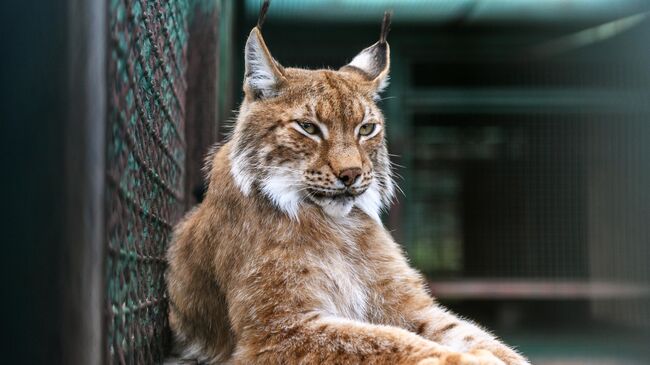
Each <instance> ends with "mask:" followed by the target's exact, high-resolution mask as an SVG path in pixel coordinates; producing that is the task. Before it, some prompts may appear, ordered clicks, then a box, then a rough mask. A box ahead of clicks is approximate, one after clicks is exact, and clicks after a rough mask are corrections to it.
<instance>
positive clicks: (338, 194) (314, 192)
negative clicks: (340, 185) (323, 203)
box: [308, 188, 366, 201]
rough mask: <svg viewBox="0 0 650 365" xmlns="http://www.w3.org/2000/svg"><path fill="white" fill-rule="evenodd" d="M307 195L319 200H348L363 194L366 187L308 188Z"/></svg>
mask: <svg viewBox="0 0 650 365" xmlns="http://www.w3.org/2000/svg"><path fill="white" fill-rule="evenodd" d="M308 191H309V196H310V197H312V198H316V199H319V200H332V201H348V200H354V198H356V197H358V196H359V195H361V194H363V193H364V192H365V191H366V189H350V188H347V189H338V190H332V189H327V190H324V189H309V190H308Z"/></svg>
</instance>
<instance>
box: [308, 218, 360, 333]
mask: <svg viewBox="0 0 650 365" xmlns="http://www.w3.org/2000/svg"><path fill="white" fill-rule="evenodd" d="M339 229H340V227H339ZM342 233H343V232H342ZM344 236H345V234H344ZM349 241H350V242H351V240H349ZM313 260H314V263H315V264H316V265H318V266H320V267H321V268H322V271H323V273H326V274H327V276H328V279H329V281H330V283H331V285H328V286H327V289H328V290H326V291H324V292H321V293H320V294H321V295H320V296H319V300H320V301H321V302H322V304H323V309H324V310H325V312H327V313H328V314H330V315H333V316H340V317H343V318H348V319H354V320H365V319H366V315H367V303H368V294H367V293H366V289H365V286H364V285H363V284H362V283H361V280H360V278H359V273H358V272H357V270H358V269H359V268H358V267H356V266H355V265H354V264H353V263H352V262H350V260H349V259H348V258H347V257H345V256H344V255H343V254H342V253H341V252H339V251H330V252H326V253H322V255H319V256H318V257H313Z"/></svg>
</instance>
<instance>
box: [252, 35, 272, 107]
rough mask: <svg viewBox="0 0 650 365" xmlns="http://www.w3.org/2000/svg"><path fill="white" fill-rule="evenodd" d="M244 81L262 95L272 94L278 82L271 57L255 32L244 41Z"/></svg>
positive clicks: (268, 95)
mask: <svg viewBox="0 0 650 365" xmlns="http://www.w3.org/2000/svg"><path fill="white" fill-rule="evenodd" d="M245 53H246V71H247V74H246V82H247V83H248V85H249V87H250V88H251V89H253V90H256V91H257V92H259V93H260V94H261V95H262V96H263V97H270V96H273V94H274V93H275V85H276V83H277V82H278V80H277V78H276V76H275V70H274V66H273V64H272V62H275V61H273V60H272V59H269V58H268V57H267V55H266V52H265V51H264V48H263V46H262V45H261V43H260V39H259V38H258V35H257V34H256V33H251V35H250V36H249V37H248V40H247V41H246V51H245Z"/></svg>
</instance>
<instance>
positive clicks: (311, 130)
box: [298, 122, 320, 134]
mask: <svg viewBox="0 0 650 365" xmlns="http://www.w3.org/2000/svg"><path fill="white" fill-rule="evenodd" d="M298 125H299V126H300V128H302V130H304V131H305V132H307V133H308V134H318V132H319V131H320V129H318V127H317V126H316V124H314V123H309V122H298Z"/></svg>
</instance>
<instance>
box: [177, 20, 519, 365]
mask: <svg viewBox="0 0 650 365" xmlns="http://www.w3.org/2000/svg"><path fill="white" fill-rule="evenodd" d="M373 47H374V48H373ZM382 52H383V53H382ZM245 55H246V61H247V73H246V79H245V83H244V91H245V99H244V101H243V103H242V106H241V109H240V111H239V115H238V118H237V121H236V126H235V129H234V132H233V135H232V137H231V138H230V140H229V141H228V142H227V143H225V144H224V145H223V146H221V147H219V148H218V149H217V150H216V152H215V153H214V154H212V155H210V158H209V159H210V161H209V163H208V166H209V167H208V169H209V173H208V179H209V188H208V191H207V194H206V197H205V200H204V201H203V202H202V203H201V204H200V205H199V206H198V207H197V208H195V209H194V210H192V211H191V212H190V213H188V214H187V216H186V217H185V218H184V219H183V221H182V222H181V223H180V224H179V225H178V226H177V227H176V229H175V234H174V239H173V242H172V244H171V246H170V249H169V252H168V259H169V271H168V274H167V283H168V289H169V298H170V308H171V314H170V323H171V327H172V329H173V331H174V333H175V335H176V337H177V340H178V341H179V342H180V345H181V346H184V347H185V349H186V351H187V355H188V356H193V357H197V358H199V359H201V360H202V361H204V362H206V363H208V364H216V363H231V364H329V363H332V364H391V365H392V364H420V365H426V364H438V365H440V364H495V365H496V364H504V363H505V364H512V365H524V364H527V362H526V360H525V359H524V358H523V357H521V356H520V355H519V354H517V353H516V352H515V351H513V350H511V349H510V348H508V347H507V346H505V345H503V344H501V343H500V342H499V341H498V340H497V339H495V338H494V337H493V336H492V335H490V334H489V333H487V332H485V331H483V330H482V329H480V328H479V327H478V326H476V325H474V324H472V323H470V322H468V321H465V320H462V319H460V318H458V317H456V316H454V315H453V314H451V313H449V312H448V311H446V310H445V309H443V308H442V307H440V306H439V305H438V304H436V303H435V301H434V300H433V298H432V297H431V296H430V295H429V294H428V293H427V290H426V289H425V283H424V281H423V279H422V277H421V275H420V274H419V273H417V272H416V271H415V270H414V269H412V268H411V267H410V266H409V265H408V263H407V260H406V259H405V257H404V254H403V252H402V250H401V249H400V247H399V246H398V245H397V244H396V243H395V242H394V240H393V239H392V237H391V236H390V234H389V233H388V232H387V231H386V229H385V228H384V227H383V226H382V224H381V221H380V219H379V214H380V211H381V209H383V208H385V207H386V206H387V205H388V204H389V202H390V201H391V199H392V197H393V190H394V184H393V181H392V179H391V171H390V162H389V158H388V153H387V151H386V143H385V139H384V132H385V128H384V123H385V122H384V118H383V116H382V113H381V111H380V110H379V108H378V107H377V106H376V105H375V103H374V98H375V96H376V94H377V92H378V90H379V89H380V88H382V87H383V86H384V84H385V81H386V78H387V77H388V67H389V47H388V43H386V42H385V35H384V42H378V43H377V44H376V45H375V46H371V47H370V48H368V49H366V50H364V51H362V52H361V54H360V56H357V57H355V58H354V59H353V62H352V64H351V65H348V66H345V67H343V68H342V69H340V70H303V69H293V68H286V69H285V68H283V67H282V66H280V65H279V64H278V63H277V62H276V61H275V60H273V58H272V57H271V55H270V53H269V51H268V49H267V48H266V45H265V44H264V41H263V39H262V36H261V33H260V31H259V27H257V28H255V29H254V30H253V31H252V32H251V35H250V36H249V41H248V42H247V49H246V52H245ZM305 122H309V123H312V124H313V126H317V127H318V128H319V129H320V133H319V134H317V135H316V134H312V133H309V132H308V130H309V131H313V129H312V128H311V126H310V127H309V128H307V129H304V128H303V127H301V125H303V126H304V123H305ZM364 123H373V124H376V126H375V128H378V129H372V133H369V134H368V135H366V136H361V135H360V134H359V130H360V125H362V124H364ZM301 128H303V129H301ZM367 129H370V128H367ZM350 169H354V170H350ZM343 171H356V172H357V173H358V174H356V173H355V176H354V180H353V183H351V184H349V186H348V185H345V184H344V183H342V181H343V180H342V177H341V176H342V172H343Z"/></svg>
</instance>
